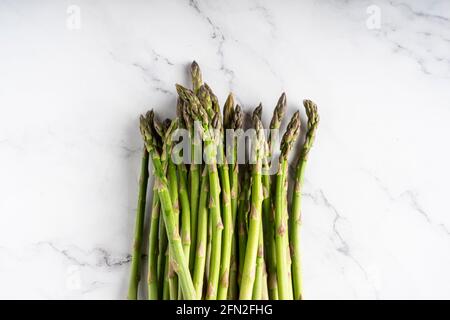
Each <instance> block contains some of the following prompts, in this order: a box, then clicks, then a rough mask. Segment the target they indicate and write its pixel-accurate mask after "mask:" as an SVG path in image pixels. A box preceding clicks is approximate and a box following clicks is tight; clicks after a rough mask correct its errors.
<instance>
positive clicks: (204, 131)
mask: <svg viewBox="0 0 450 320" xmlns="http://www.w3.org/2000/svg"><path fill="white" fill-rule="evenodd" d="M191 76H192V89H188V88H185V87H183V86H181V85H178V84H177V85H176V90H177V93H178V101H177V116H176V117H175V118H174V119H172V120H170V119H167V120H165V121H163V122H160V121H159V120H158V118H157V117H156V115H155V113H154V111H153V110H152V111H149V112H147V114H146V115H143V116H141V117H140V130H141V134H142V138H143V142H144V147H143V153H142V163H141V176H140V181H139V197H138V206H137V214H136V223H135V231H134V244H133V251H132V259H131V275H130V283H129V290H128V298H129V299H137V297H138V284H139V281H140V274H141V271H142V270H141V260H142V255H143V252H142V247H143V242H144V241H143V238H144V224H145V212H146V211H149V216H150V218H149V219H150V228H149V235H148V270H147V273H148V278H147V284H148V298H149V299H152V300H155V299H166V300H167V299H170V300H177V299H183V300H194V299H206V300H216V299H218V300H226V299H232V300H235V299H241V300H251V299H254V300H264V299H280V300H292V299H296V300H301V299H302V296H303V294H302V281H301V260H300V251H301V250H300V226H301V196H302V194H301V192H302V184H303V177H304V172H305V167H306V162H307V159H308V154H309V151H310V149H311V147H312V145H313V142H314V138H315V133H316V129H317V125H318V122H319V116H318V113H317V106H316V105H315V104H314V103H313V102H312V101H310V100H304V101H303V104H304V107H305V109H306V114H307V118H308V120H307V128H306V129H305V130H304V132H305V134H304V141H303V143H302V145H301V146H300V148H299V150H300V151H299V152H298V154H297V156H296V158H297V159H296V161H297V164H296V173H295V178H294V185H293V187H292V188H290V189H288V184H289V177H288V159H289V153H290V151H291V150H292V149H293V147H294V144H295V143H296V141H297V140H298V137H299V135H300V132H301V130H300V127H301V121H300V113H299V111H297V112H295V113H294V115H293V116H292V118H291V119H290V121H289V123H288V125H287V129H286V131H285V133H284V135H283V136H282V139H281V143H280V152H279V157H278V163H276V162H275V161H272V160H271V159H272V155H273V154H274V152H273V150H274V145H275V143H277V141H275V140H276V134H274V133H275V130H278V129H279V128H280V127H281V124H282V121H283V118H284V116H285V112H286V96H285V94H284V93H283V94H282V95H281V97H280V98H279V100H278V103H277V105H276V107H275V109H274V112H273V117H272V120H271V122H270V133H269V134H268V135H266V134H265V132H264V127H263V124H262V122H261V113H262V106H261V104H260V105H259V106H258V107H256V108H255V110H254V111H253V114H252V115H251V127H252V129H253V132H254V135H253V138H252V141H251V148H247V147H248V146H246V148H244V152H247V153H249V149H251V154H252V157H251V159H249V161H248V162H245V161H244V163H240V162H241V161H238V160H239V159H238V158H240V156H238V153H239V152H238V149H239V148H238V145H239V143H238V140H239V139H240V134H239V133H242V132H243V130H242V129H244V116H245V115H244V113H243V111H242V109H241V107H240V106H239V105H235V102H234V98H233V95H232V94H231V93H230V95H229V96H228V98H227V100H226V102H225V104H224V107H223V114H222V113H221V111H220V106H219V102H218V99H217V97H216V96H215V95H214V93H213V91H212V90H211V88H210V87H209V86H208V85H207V84H206V83H203V80H202V74H201V71H200V68H199V66H198V64H197V63H196V62H195V61H194V62H193V63H192V65H191ZM178 129H185V130H186V132H188V134H189V135H188V137H189V139H188V141H189V148H188V149H189V151H191V152H186V154H184V151H183V155H182V157H183V159H186V158H187V159H188V160H190V161H175V160H174V157H173V152H174V149H175V148H174V147H175V142H176V139H174V138H173V137H174V133H175V132H176V131H177V130H178ZM230 130H231V131H230ZM226 132H234V134H233V135H232V136H231V137H232V138H231V144H230V143H226V141H225V140H228V139H226V137H225V136H226ZM196 137H197V138H196ZM198 137H200V138H198ZM227 142H228V141H227ZM199 149H200V150H203V154H202V152H200V155H199V153H198V152H197V150H199ZM250 160H251V161H250ZM186 162H187V163H186ZM272 162H274V163H272ZM149 163H151V167H152V169H153V174H154V179H153V181H154V182H153V197H152V204H151V209H149V210H146V198H147V184H148V181H149ZM272 165H275V168H277V169H276V174H274V175H271V174H270V173H271V172H270V171H271V170H270V168H272ZM291 189H292V195H290V196H289V195H288V190H291ZM288 199H291V205H290V207H289V206H288V203H289V201H288Z"/></svg>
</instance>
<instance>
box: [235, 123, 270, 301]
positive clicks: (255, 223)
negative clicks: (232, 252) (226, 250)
mask: <svg viewBox="0 0 450 320" xmlns="http://www.w3.org/2000/svg"><path fill="white" fill-rule="evenodd" d="M253 123H254V127H255V130H256V139H254V142H253V143H252V148H253V151H254V155H255V158H256V159H255V160H256V161H255V162H256V163H255V164H254V165H253V168H252V185H251V189H252V198H251V209H250V216H249V229H248V239H247V247H246V250H245V261H244V270H243V273H242V279H241V288H240V293H239V299H240V300H250V299H251V298H252V292H253V284H254V281H255V264H256V256H257V253H258V241H259V235H260V232H259V231H260V228H261V206H262V200H263V195H262V184H261V171H262V160H263V157H264V143H265V139H264V130H263V126H262V123H261V120H260V119H259V118H258V117H257V116H254V117H253Z"/></svg>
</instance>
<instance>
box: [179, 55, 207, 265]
mask: <svg viewBox="0 0 450 320" xmlns="http://www.w3.org/2000/svg"><path fill="white" fill-rule="evenodd" d="M191 78H192V86H193V91H194V94H197V92H198V90H199V89H200V87H201V86H202V84H203V80H202V73H201V71H200V67H199V66H198V64H197V62H195V61H193V62H192V64H191ZM183 114H184V116H185V118H186V119H185V122H186V125H187V126H188V127H190V133H191V165H190V170H189V186H190V188H189V192H190V204H191V242H192V243H193V244H196V239H197V228H198V225H197V216H198V214H199V213H198V206H199V201H200V200H199V190H200V170H201V165H199V164H198V163H197V159H195V150H196V148H198V147H199V145H200V144H201V141H197V139H195V135H194V127H193V125H190V126H189V125H188V124H189V123H191V122H192V119H191V118H190V117H189V114H188V113H187V111H186V106H184V108H183ZM199 160H201V159H199ZM195 250H196V249H195V245H193V246H191V249H190V251H191V252H190V255H189V257H190V258H189V269H190V270H191V271H193V269H194V259H195Z"/></svg>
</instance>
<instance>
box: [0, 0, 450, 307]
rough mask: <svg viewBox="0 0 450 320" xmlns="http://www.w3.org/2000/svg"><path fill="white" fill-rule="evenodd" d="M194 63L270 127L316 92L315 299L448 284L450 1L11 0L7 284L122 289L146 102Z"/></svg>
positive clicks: (6, 63) (4, 87)
mask: <svg viewBox="0 0 450 320" xmlns="http://www.w3.org/2000/svg"><path fill="white" fill-rule="evenodd" d="M71 5H74V6H72V7H71ZM193 59H195V60H197V61H198V63H199V64H200V66H201V67H202V70H203V74H204V78H205V80H206V81H207V82H208V83H209V84H210V85H211V86H212V87H213V89H214V90H215V91H216V93H217V95H218V97H219V99H220V101H221V103H223V102H224V100H225V98H226V95H227V93H228V92H229V91H232V92H233V93H234V94H235V96H236V98H237V101H238V102H239V103H240V104H241V105H242V106H243V107H244V109H245V110H247V111H248V110H251V109H252V108H253V107H255V106H256V105H257V104H258V103H259V102H262V103H263V105H264V108H265V109H264V116H263V117H264V119H265V121H266V124H267V123H268V120H269V118H270V114H271V111H272V108H273V106H274V105H275V103H276V101H277V99H278V97H279V95H280V94H281V92H283V91H285V92H286V94H287V98H288V107H289V114H292V113H293V112H294V111H295V110H296V109H299V108H300V109H301V112H302V113H301V114H302V116H303V118H304V111H303V108H302V106H301V101H302V100H303V99H305V98H309V99H312V100H314V101H315V102H316V103H317V104H318V106H319V111H320V115H321V123H320V128H319V132H318V136H317V141H316V144H315V146H314V149H313V150H312V152H311V157H310V162H309V165H308V168H307V172H306V185H305V190H304V204H303V217H304V223H303V243H302V246H303V261H304V271H303V275H304V291H305V294H304V296H305V298H306V299H333V298H341V299H396V298H401V299H411V298H412V299H421V298H425V299H429V298H438V299H443V298H447V299H449V298H450V273H449V269H450V215H449V214H450V212H449V205H448V203H449V202H448V198H449V187H448V181H449V180H450V174H449V163H450V153H449V152H448V148H449V147H448V142H447V141H446V139H447V137H448V136H449V134H450V127H449V121H450V117H449V116H450V105H449V101H450V89H449V88H450V3H449V2H448V1H444V0H441V1H419V0H416V1H404V2H400V1H384V0H379V1H331V0H330V1H320V2H319V1H257V0H255V1H226V2H224V1H222V2H221V3H220V4H219V2H218V1H126V2H125V1H122V2H121V3H119V1H79V0H73V1H70V2H68V1H39V2H37V1H12V0H9V1H7V0H0V298H38V299H48V298H53V299H65V298H69V299H93V298H106V299H123V298H125V297H126V291H127V284H128V268H129V254H130V248H131V242H132V232H133V224H134V215H135V208H136V199H137V185H138V175H139V164H140V153H141V148H142V142H141V139H140V135H139V129H138V115H139V114H140V113H143V112H145V111H146V110H148V109H149V108H155V109H156V110H157V112H158V113H159V114H160V116H161V118H164V117H165V116H173V115H174V114H175V99H176V96H175V88H174V84H175V83H176V82H179V83H182V84H184V85H188V84H189V83H188V79H189V77H188V66H189V64H190V62H191V61H192V60H193Z"/></svg>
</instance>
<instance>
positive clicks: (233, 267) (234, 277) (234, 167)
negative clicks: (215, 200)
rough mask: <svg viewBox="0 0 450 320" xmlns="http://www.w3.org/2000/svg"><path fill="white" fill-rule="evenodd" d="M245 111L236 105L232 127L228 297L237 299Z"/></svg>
mask: <svg viewBox="0 0 450 320" xmlns="http://www.w3.org/2000/svg"><path fill="white" fill-rule="evenodd" d="M242 125H243V113H242V110H241V107H240V106H236V108H235V110H234V112H233V120H232V128H233V129H234V130H235V131H234V134H235V136H233V143H234V145H233V150H232V155H233V157H232V162H231V164H230V172H231V174H230V183H231V214H232V221H233V238H232V242H231V247H232V249H231V250H232V251H231V260H230V286H229V289H228V299H230V300H236V299H238V297H239V293H238V274H237V273H238V266H237V264H238V235H237V228H236V217H237V209H238V192H239V163H238V159H237V152H238V147H237V142H238V137H237V136H236V135H237V134H238V130H241V129H242Z"/></svg>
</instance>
